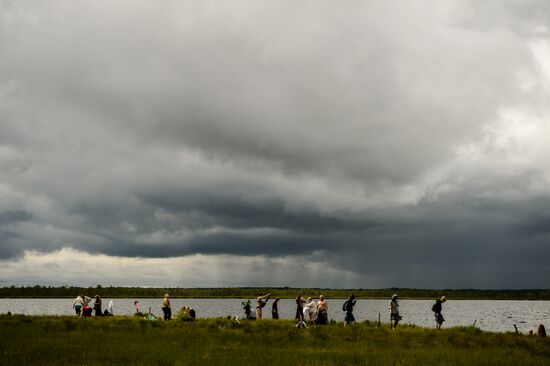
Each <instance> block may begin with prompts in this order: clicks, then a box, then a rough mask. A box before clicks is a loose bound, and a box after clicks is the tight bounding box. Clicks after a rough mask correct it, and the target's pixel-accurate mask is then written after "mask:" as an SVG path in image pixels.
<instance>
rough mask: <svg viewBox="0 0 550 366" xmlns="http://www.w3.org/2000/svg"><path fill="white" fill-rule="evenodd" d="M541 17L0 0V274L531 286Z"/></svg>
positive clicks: (530, 4)
mask: <svg viewBox="0 0 550 366" xmlns="http://www.w3.org/2000/svg"><path fill="white" fill-rule="evenodd" d="M548 24H550V3H549V2H548V1H547V0H521V1H520V0H517V1H514V0H499V1H496V0H495V1H491V0H487V1H481V2H480V1H477V0H455V1H451V0H431V1H428V0H425V1H423V0H418V1H406V0H403V1H352V0H350V1H338V2H335V1H317V0H316V1H305V0H304V1H296V0H289V1H284V0H276V1H275V0H273V1H256V0H250V1H239V0H233V1H221V0H220V1H162V2H153V1H124V0H118V1H77V0H66V1H62V0H53V1H38V0H37V1H15V0H14V1H10V0H0V286H5V285H12V284H18V285H23V284H25V285H29V284H30V285H34V284H47V285H48V284H53V285H59V284H69V285H96V284H102V285H134V286H185V287H193V286H202V287H204V286H264V285H269V286H293V287H300V286H319V287H365V288H367V287H389V286H396V287H428V288H465V287H467V288H542V287H544V288H548V287H549V284H548V278H550V30H549V29H548V27H547V25H548Z"/></svg>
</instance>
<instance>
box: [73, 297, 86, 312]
mask: <svg viewBox="0 0 550 366" xmlns="http://www.w3.org/2000/svg"><path fill="white" fill-rule="evenodd" d="M83 304H84V301H83V300H82V296H80V295H78V296H77V297H76V299H74V300H73V309H74V311H75V313H76V315H78V316H80V314H81V312H80V311H81V310H82V305H83Z"/></svg>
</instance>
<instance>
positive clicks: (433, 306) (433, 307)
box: [432, 304, 437, 313]
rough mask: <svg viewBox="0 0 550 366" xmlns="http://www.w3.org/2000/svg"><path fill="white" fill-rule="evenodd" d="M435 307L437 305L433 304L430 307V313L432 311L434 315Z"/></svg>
mask: <svg viewBox="0 0 550 366" xmlns="http://www.w3.org/2000/svg"><path fill="white" fill-rule="evenodd" d="M436 305H437V304H433V305H432V311H433V312H434V313H435V306H436Z"/></svg>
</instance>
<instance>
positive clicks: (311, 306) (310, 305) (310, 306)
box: [304, 297, 317, 323]
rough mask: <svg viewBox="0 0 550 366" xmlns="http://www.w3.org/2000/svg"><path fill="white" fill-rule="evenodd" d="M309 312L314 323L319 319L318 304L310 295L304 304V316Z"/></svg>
mask: <svg viewBox="0 0 550 366" xmlns="http://www.w3.org/2000/svg"><path fill="white" fill-rule="evenodd" d="M306 314H309V320H310V321H311V322H312V323H314V322H315V321H316V320H317V304H316V303H315V301H313V300H312V299H311V297H308V298H307V300H306V303H305V305H304V317H305V315H306Z"/></svg>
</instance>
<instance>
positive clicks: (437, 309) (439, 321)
mask: <svg viewBox="0 0 550 366" xmlns="http://www.w3.org/2000/svg"><path fill="white" fill-rule="evenodd" d="M445 301H447V298H446V297H445V296H441V299H437V300H435V304H433V306H432V311H433V312H434V314H435V329H437V330H440V329H441V326H442V325H443V322H444V321H445V319H444V318H443V315H442V314H441V312H442V311H443V306H442V304H443V303H444V302H445Z"/></svg>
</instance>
